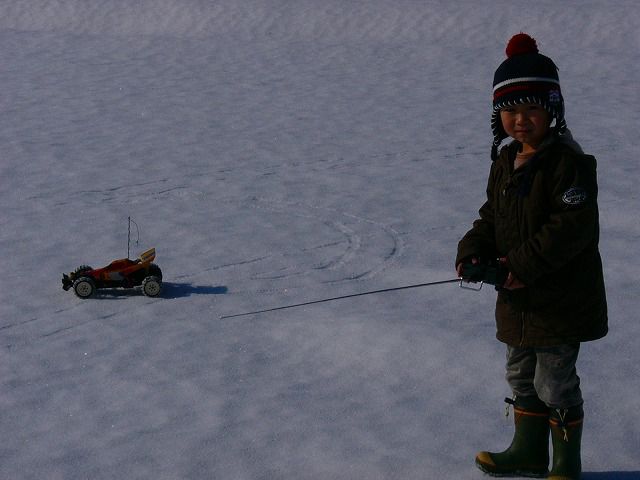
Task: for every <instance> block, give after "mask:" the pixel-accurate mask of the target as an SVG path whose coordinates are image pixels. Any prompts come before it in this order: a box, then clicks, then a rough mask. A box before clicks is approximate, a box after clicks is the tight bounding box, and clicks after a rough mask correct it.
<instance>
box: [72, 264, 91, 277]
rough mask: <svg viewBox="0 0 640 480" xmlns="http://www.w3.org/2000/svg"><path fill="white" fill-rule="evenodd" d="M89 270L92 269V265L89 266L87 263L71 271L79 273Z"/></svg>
mask: <svg viewBox="0 0 640 480" xmlns="http://www.w3.org/2000/svg"><path fill="white" fill-rule="evenodd" d="M89 270H93V267H90V266H89V265H80V266H79V267H78V268H76V269H75V270H74V271H73V273H75V274H76V275H78V274H79V273H82V272H88V271H89Z"/></svg>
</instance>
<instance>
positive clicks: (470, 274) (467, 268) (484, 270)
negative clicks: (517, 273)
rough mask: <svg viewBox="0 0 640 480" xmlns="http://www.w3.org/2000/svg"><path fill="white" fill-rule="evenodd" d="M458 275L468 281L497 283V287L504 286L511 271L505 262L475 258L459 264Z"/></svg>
mask: <svg viewBox="0 0 640 480" xmlns="http://www.w3.org/2000/svg"><path fill="white" fill-rule="evenodd" d="M458 275H459V276H460V278H461V279H462V280H464V281H466V282H474V283H475V282H483V283H488V284H490V285H495V287H496V289H500V288H502V287H503V286H504V284H505V282H506V281H507V277H508V276H509V271H508V270H507V267H506V265H505V263H504V262H501V261H499V260H497V261H489V262H487V261H479V260H478V259H475V258H473V259H472V260H471V262H468V263H461V264H460V265H458Z"/></svg>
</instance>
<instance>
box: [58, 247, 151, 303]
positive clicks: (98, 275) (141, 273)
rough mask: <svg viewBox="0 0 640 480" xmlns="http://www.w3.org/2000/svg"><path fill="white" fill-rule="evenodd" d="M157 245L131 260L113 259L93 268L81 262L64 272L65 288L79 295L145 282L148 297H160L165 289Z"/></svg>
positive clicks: (145, 292)
mask: <svg viewBox="0 0 640 480" xmlns="http://www.w3.org/2000/svg"><path fill="white" fill-rule="evenodd" d="M155 257H156V249H155V248H150V249H149V250H147V251H146V252H143V253H141V254H140V257H139V258H137V259H135V260H131V259H130V258H123V259H121V260H114V261H113V262H111V263H110V264H109V265H107V266H106V267H103V268H95V269H94V268H91V267H89V266H87V265H81V266H79V267H78V268H76V269H75V270H74V271H73V272H71V273H69V274H68V275H66V274H63V275H62V288H63V289H64V290H65V291H66V290H69V289H70V288H73V291H74V292H75V293H76V295H77V296H78V297H80V298H83V299H84V298H89V297H91V296H92V295H93V294H94V293H95V292H96V290H97V289H101V288H134V287H138V286H142V293H144V294H145V295H146V296H148V297H157V296H158V295H159V294H160V291H161V290H162V271H161V270H160V267H158V266H157V265H156V264H155V263H151V262H153V260H154V259H155Z"/></svg>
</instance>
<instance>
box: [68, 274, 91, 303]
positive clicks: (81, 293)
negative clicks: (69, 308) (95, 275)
mask: <svg viewBox="0 0 640 480" xmlns="http://www.w3.org/2000/svg"><path fill="white" fill-rule="evenodd" d="M73 291H74V292H76V295H77V296H78V297H80V298H83V299H84V298H89V297H90V296H91V295H93V294H94V293H95V291H96V284H95V282H94V281H93V279H92V278H89V277H80V278H78V279H77V280H76V281H75V282H73Z"/></svg>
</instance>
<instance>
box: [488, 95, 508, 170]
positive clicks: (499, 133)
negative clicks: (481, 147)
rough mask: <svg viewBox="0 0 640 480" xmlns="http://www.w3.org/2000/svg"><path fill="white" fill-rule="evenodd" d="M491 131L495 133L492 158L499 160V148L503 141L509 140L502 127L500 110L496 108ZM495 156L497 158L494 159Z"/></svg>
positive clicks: (492, 117)
mask: <svg viewBox="0 0 640 480" xmlns="http://www.w3.org/2000/svg"><path fill="white" fill-rule="evenodd" d="M491 130H492V132H493V146H492V148H491V158H492V159H493V160H495V159H496V158H497V152H498V147H499V146H500V144H501V143H502V140H504V139H505V138H507V136H508V135H507V132H505V130H504V127H503V126H502V119H501V118H500V108H498V107H494V109H493V113H492V114H491ZM494 156H495V158H494Z"/></svg>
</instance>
